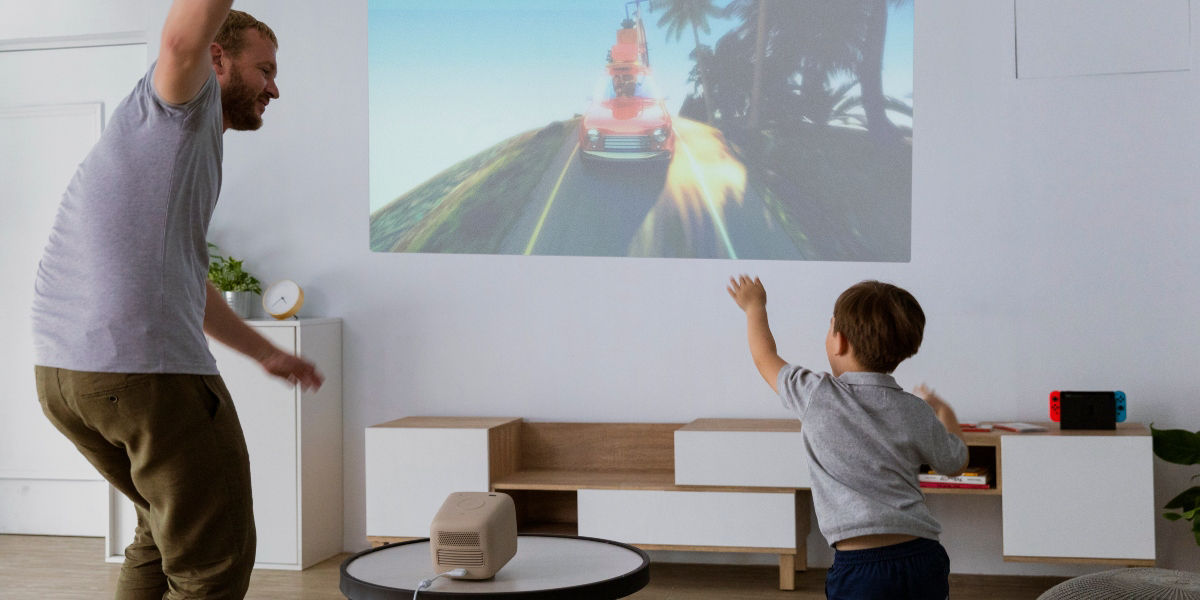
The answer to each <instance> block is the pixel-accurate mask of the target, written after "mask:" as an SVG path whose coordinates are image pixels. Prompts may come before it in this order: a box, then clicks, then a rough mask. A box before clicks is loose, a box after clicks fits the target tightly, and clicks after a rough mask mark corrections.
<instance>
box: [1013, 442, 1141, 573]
mask: <svg viewBox="0 0 1200 600" xmlns="http://www.w3.org/2000/svg"><path fill="white" fill-rule="evenodd" d="M1001 455H1002V456H1001V460H1000V465H1001V467H1000V468H1001V471H1002V475H1001V478H1002V481H1003V482H1004V509H1003V511H1004V512H1003V525H1004V555H1005V556H1035V557H1045V558H1104V559H1117V560H1120V559H1136V560H1154V558H1155V547H1154V525H1155V520H1156V518H1155V517H1157V511H1156V510H1155V506H1156V505H1155V503H1154V458H1153V450H1152V449H1151V438H1150V436H1148V435H1146V436H1089V435H1058V436H1028V437H1026V436H1017V435H1011V436H1005V437H1004V440H1003V441H1002V442H1001Z"/></svg>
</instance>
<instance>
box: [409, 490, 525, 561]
mask: <svg viewBox="0 0 1200 600" xmlns="http://www.w3.org/2000/svg"><path fill="white" fill-rule="evenodd" d="M429 545H430V548H431V551H432V554H433V568H434V570H436V571H437V572H439V573H444V572H446V571H448V570H450V569H460V568H461V569H466V571H467V574H466V575H462V576H459V577H455V579H490V578H491V577H492V576H494V575H495V574H496V571H499V570H500V567H503V566H504V565H505V564H507V563H508V561H509V559H511V558H512V557H513V555H514V554H516V553H517V509H516V506H515V505H514V504H513V500H512V498H511V497H510V496H509V495H508V494H502V493H499V492H454V493H452V494H450V495H449V496H447V497H446V501H445V502H443V503H442V508H441V509H439V510H438V512H437V515H435V516H434V517H433V523H431V524H430V525H429Z"/></svg>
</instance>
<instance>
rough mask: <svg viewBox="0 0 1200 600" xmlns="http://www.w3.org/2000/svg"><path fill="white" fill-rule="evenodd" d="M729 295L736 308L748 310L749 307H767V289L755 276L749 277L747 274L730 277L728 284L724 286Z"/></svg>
mask: <svg viewBox="0 0 1200 600" xmlns="http://www.w3.org/2000/svg"><path fill="white" fill-rule="evenodd" d="M725 290H726V291H727V292H729V296H730V297H732V298H733V301H734V302H736V303H737V305H738V308H741V309H742V310H744V311H749V310H750V309H751V308H766V307H767V289H766V288H765V287H763V284H762V282H761V281H759V280H758V278H757V277H755V278H754V279H750V276H749V275H742V276H741V277H730V278H729V285H728V286H727V287H726V288H725Z"/></svg>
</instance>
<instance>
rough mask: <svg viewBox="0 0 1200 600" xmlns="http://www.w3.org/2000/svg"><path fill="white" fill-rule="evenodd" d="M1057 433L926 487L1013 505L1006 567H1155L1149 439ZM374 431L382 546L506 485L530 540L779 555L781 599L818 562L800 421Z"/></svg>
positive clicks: (377, 538) (983, 448) (419, 532)
mask: <svg viewBox="0 0 1200 600" xmlns="http://www.w3.org/2000/svg"><path fill="white" fill-rule="evenodd" d="M1048 425H1049V427H1048V428H1049V430H1050V431H1048V432H1046V433H1039V434H1033V433H1023V434H1018V433H1006V432H988V433H967V434H965V435H966V438H967V444H968V448H969V450H970V453H971V458H972V461H973V464H985V465H988V466H990V467H992V472H993V473H995V474H996V476H995V480H994V483H993V485H992V487H991V488H989V489H982V490H980V489H953V488H930V489H925V493H927V494H951V495H958V494H961V495H994V496H1002V497H1003V501H1004V506H1003V520H1004V522H1003V527H1004V554H1005V559H1006V560H1016V561H1049V562H1054V561H1062V562H1099V563H1105V564H1121V565H1136V566H1153V564H1154V522H1153V517H1154V514H1155V513H1154V498H1153V481H1152V474H1153V469H1152V462H1151V461H1152V452H1151V447H1150V432H1149V430H1148V429H1147V428H1146V427H1145V426H1143V425H1140V424H1133V423H1129V424H1121V425H1119V426H1118V428H1117V430H1115V431H1107V432H1084V431H1069V432H1061V431H1059V430H1058V429H1057V427H1055V426H1054V425H1053V424H1048ZM365 437H366V473H365V474H366V531H367V537H368V540H369V541H370V543H371V544H372V545H376V546H378V545H382V544H385V543H390V542H396V541H407V540H411V539H417V538H423V537H427V536H428V535H429V523H430V521H431V520H432V519H433V516H434V514H435V513H436V512H437V510H438V508H439V507H440V506H441V504H442V502H443V501H444V500H445V498H446V496H447V495H448V494H450V493H451V492H455V491H503V492H505V493H507V494H509V495H511V496H512V497H513V500H514V501H515V503H516V508H517V522H518V530H519V531H520V533H561V534H569V535H582V536H590V537H598V538H605V539H613V540H618V541H622V542H625V543H629V544H632V545H635V546H637V547H639V548H642V549H646V550H684V551H707V552H749V553H766V554H775V555H778V557H779V569H780V571H779V585H780V588H781V589H794V587H795V572H796V571H797V570H804V569H805V568H806V567H807V549H806V544H807V538H808V536H809V534H810V531H811V529H812V527H811V523H810V518H809V515H810V514H811V500H810V494H809V491H808V488H809V485H810V483H809V479H808V465H807V464H806V463H805V459H804V453H803V451H802V449H801V441H800V422H799V421H797V420H794V419H698V420H695V421H692V422H690V423H558V422H534V421H525V420H523V419H520V418H484V417H480V418H473V417H407V418H403V419H398V420H395V421H391V422H388V423H383V424H380V425H376V426H373V427H368V428H367V430H366V436H365ZM1066 463H1071V464H1070V466H1069V467H1068V466H1067V464H1066ZM1064 471H1065V472H1064ZM1114 496H1116V497H1117V499H1116V500H1114ZM1088 498H1092V499H1095V500H1093V501H1088V500H1087V499H1088ZM1081 501H1084V504H1086V506H1084V505H1083V504H1081ZM1081 507H1083V508H1086V510H1081ZM1098 522H1103V523H1105V526H1104V527H1097V523H1098ZM1097 538H1104V539H1102V540H1101V539H1097Z"/></svg>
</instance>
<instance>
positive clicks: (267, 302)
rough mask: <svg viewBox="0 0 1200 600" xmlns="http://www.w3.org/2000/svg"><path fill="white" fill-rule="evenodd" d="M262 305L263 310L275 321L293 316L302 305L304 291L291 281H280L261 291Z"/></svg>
mask: <svg viewBox="0 0 1200 600" xmlns="http://www.w3.org/2000/svg"><path fill="white" fill-rule="evenodd" d="M262 305H263V310H265V311H267V314H268V315H271V316H272V317H275V318H276V319H286V318H288V317H292V316H295V314H296V313H297V312H299V311H300V307H301V306H303V305H304V290H302V289H300V286H299V285H298V284H296V282H295V281H292V280H291V279H281V280H279V281H276V282H275V283H272V284H271V285H269V286H267V289H266V290H264V291H263V295H262Z"/></svg>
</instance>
